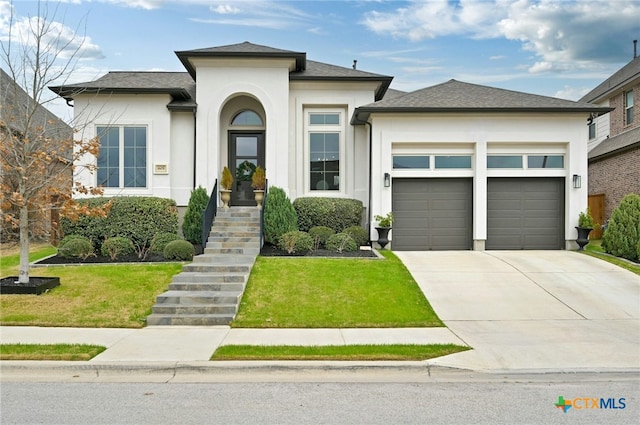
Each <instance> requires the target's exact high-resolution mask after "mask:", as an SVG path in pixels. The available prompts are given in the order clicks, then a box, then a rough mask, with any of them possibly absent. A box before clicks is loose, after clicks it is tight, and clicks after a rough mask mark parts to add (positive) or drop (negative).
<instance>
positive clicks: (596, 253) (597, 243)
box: [583, 239, 640, 275]
mask: <svg viewBox="0 0 640 425" xmlns="http://www.w3.org/2000/svg"><path fill="white" fill-rule="evenodd" d="M583 253H584V254H586V255H589V256H591V257H595V258H599V259H600V260H603V261H606V262H608V263H611V264H615V265H616V266H618V267H621V268H623V269H626V270H629V271H630V272H633V273H635V274H637V275H640V264H634V263H631V262H629V261H627V260H623V259H620V258H618V257H613V256H611V255H608V254H606V253H605V251H604V249H602V239H597V240H592V241H591V240H590V241H589V244H588V245H587V246H586V247H585V250H584V251H583Z"/></svg>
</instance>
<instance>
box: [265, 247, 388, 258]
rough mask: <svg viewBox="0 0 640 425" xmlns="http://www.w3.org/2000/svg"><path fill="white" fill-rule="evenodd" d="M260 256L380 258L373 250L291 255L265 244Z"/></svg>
mask: <svg viewBox="0 0 640 425" xmlns="http://www.w3.org/2000/svg"><path fill="white" fill-rule="evenodd" d="M260 255H262V256H265V257H325V258H326V257H331V258H378V256H377V255H376V254H375V252H373V251H372V250H370V249H368V250H364V249H361V250H358V251H354V252H342V253H340V252H336V251H328V250H326V249H319V250H316V251H309V252H308V253H306V254H289V253H288V252H286V251H282V250H280V249H278V248H276V247H275V246H273V245H270V244H265V245H264V246H263V247H262V250H261V251H260Z"/></svg>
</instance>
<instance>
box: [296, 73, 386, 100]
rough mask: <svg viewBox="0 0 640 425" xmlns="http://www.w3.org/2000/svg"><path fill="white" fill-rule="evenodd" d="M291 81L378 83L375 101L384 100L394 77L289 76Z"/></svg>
mask: <svg viewBox="0 0 640 425" xmlns="http://www.w3.org/2000/svg"><path fill="white" fill-rule="evenodd" d="M289 80H291V81H305V80H306V81H339V82H378V83H380V84H379V85H378V88H377V89H376V92H375V96H374V100H375V101H376V102H377V101H379V100H382V98H383V97H384V94H385V93H386V92H387V90H388V89H389V86H390V85H391V81H393V77H364V76H362V77H342V76H329V75H328V76H311V75H291V74H290V75H289Z"/></svg>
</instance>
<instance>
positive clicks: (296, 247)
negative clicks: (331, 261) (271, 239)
mask: <svg viewBox="0 0 640 425" xmlns="http://www.w3.org/2000/svg"><path fill="white" fill-rule="evenodd" d="M278 248H280V249H282V250H283V251H287V252H288V253H289V254H305V253H307V252H309V251H311V250H312V249H313V239H312V238H311V236H309V234H308V233H305V232H301V231H299V230H294V231H293V232H287V233H285V234H284V235H282V236H280V239H279V241H278Z"/></svg>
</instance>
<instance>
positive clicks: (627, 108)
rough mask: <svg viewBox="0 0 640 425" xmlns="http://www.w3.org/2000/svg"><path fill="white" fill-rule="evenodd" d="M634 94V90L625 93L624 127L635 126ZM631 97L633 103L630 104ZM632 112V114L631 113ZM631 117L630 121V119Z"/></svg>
mask: <svg viewBox="0 0 640 425" xmlns="http://www.w3.org/2000/svg"><path fill="white" fill-rule="evenodd" d="M633 95H634V93H633V89H632V90H627V91H625V92H624V125H631V124H633V115H634V114H633V107H634V98H633V97H634V96H633ZM629 97H631V102H630V103H629V102H628V100H629ZM629 112H631V113H629ZM629 117H630V119H629Z"/></svg>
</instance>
